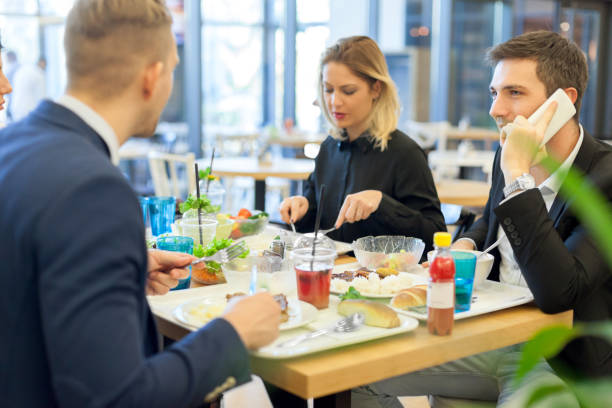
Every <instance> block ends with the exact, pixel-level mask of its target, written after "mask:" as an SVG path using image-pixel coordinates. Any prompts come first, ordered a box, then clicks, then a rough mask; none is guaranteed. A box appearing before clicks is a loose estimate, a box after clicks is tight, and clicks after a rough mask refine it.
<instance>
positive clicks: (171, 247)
mask: <svg viewBox="0 0 612 408" xmlns="http://www.w3.org/2000/svg"><path fill="white" fill-rule="evenodd" d="M156 243H157V249H161V250H164V251H173V252H184V253H186V254H190V255H193V238H190V237H172V236H171V237H160V238H157V241H156ZM190 282H191V266H190V267H189V276H188V277H187V278H185V279H179V283H178V285H177V286H176V287H175V288H174V289H171V290H179V289H188V288H189V283H190Z"/></svg>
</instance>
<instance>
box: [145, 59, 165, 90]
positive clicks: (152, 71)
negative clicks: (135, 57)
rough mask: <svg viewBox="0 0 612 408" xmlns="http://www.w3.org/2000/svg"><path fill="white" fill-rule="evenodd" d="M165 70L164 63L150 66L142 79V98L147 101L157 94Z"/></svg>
mask: <svg viewBox="0 0 612 408" xmlns="http://www.w3.org/2000/svg"><path fill="white" fill-rule="evenodd" d="M163 70H164V63H163V62H161V61H158V62H155V63H153V64H150V65H148V66H147V67H146V68H145V70H144V74H143V77H142V96H143V97H144V98H145V100H149V99H151V97H152V96H153V95H154V94H155V91H156V89H157V85H158V84H159V79H160V78H161V74H162V72H163Z"/></svg>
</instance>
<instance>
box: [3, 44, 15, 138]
mask: <svg viewBox="0 0 612 408" xmlns="http://www.w3.org/2000/svg"><path fill="white" fill-rule="evenodd" d="M0 50H2V42H1V41H0ZM12 90H13V88H11V84H10V83H9V80H8V79H7V78H6V75H4V73H3V72H2V55H0V111H1V110H3V109H4V95H8V94H10V93H11V91H12ZM1 126H2V125H1V124H0V127H1Z"/></svg>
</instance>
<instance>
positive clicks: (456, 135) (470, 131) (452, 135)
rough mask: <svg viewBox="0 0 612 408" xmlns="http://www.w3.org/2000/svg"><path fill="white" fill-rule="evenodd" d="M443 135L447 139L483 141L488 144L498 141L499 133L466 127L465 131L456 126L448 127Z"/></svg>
mask: <svg viewBox="0 0 612 408" xmlns="http://www.w3.org/2000/svg"><path fill="white" fill-rule="evenodd" d="M444 133H445V135H446V138H447V139H457V140H484V141H489V142H495V141H498V140H499V131H498V130H495V129H489V128H480V127H468V128H466V129H461V128H459V127H457V126H450V127H448V128H447V129H446V131H445V132H444Z"/></svg>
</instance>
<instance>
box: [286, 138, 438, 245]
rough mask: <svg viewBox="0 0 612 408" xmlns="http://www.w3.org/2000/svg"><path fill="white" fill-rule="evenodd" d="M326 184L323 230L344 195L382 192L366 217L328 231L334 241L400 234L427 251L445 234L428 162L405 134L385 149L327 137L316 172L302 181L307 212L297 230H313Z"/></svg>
mask: <svg viewBox="0 0 612 408" xmlns="http://www.w3.org/2000/svg"><path fill="white" fill-rule="evenodd" d="M322 184H325V194H324V202H323V203H321V206H322V210H323V211H322V213H321V228H331V227H332V226H333V225H334V223H335V222H336V219H337V217H338V214H339V212H340V208H341V207H342V204H343V203H344V199H345V197H346V196H347V195H348V194H353V193H358V192H360V191H364V190H379V191H381V192H382V193H383V197H382V200H381V202H380V205H379V207H378V209H377V210H376V211H375V212H374V213H372V215H370V217H369V218H368V219H365V220H363V221H359V222H355V223H352V224H349V223H347V222H345V223H344V224H343V225H342V226H341V227H340V229H339V230H336V231H333V232H331V233H330V234H329V235H328V236H329V237H330V238H332V239H335V240H339V241H344V242H352V241H353V240H356V239H358V238H360V237H364V236H367V235H374V236H377V235H404V236H412V237H417V238H421V239H422V240H423V241H425V243H426V250H428V249H429V248H431V246H432V241H433V234H434V232H437V231H446V226H445V223H444V217H443V216H442V212H441V211H440V200H439V199H438V193H437V192H436V186H435V184H434V181H433V177H432V175H431V171H430V169H429V166H428V165H427V158H426V156H425V153H424V152H423V150H421V148H420V147H419V146H418V145H417V144H416V143H415V142H414V141H413V140H412V139H411V138H410V137H408V136H407V135H406V134H404V133H402V132H401V131H399V130H395V131H394V132H393V133H392V134H391V139H390V140H389V142H388V145H387V148H386V149H385V151H382V152H381V151H380V148H377V147H375V146H374V142H373V140H372V139H371V138H370V137H369V136H368V135H367V134H364V135H362V136H361V137H359V138H358V139H356V140H355V141H353V142H348V141H339V140H337V139H334V138H332V137H331V136H328V137H327V139H325V141H324V142H323V143H322V144H321V150H320V151H319V155H318V156H317V158H316V160H315V169H314V172H313V173H312V174H311V175H310V176H309V178H308V179H307V180H305V181H304V189H303V195H304V196H305V197H306V198H307V199H308V203H309V207H308V212H307V213H306V215H305V216H304V218H302V219H301V220H300V221H299V222H298V223H296V227H297V228H298V230H300V231H303V232H310V231H313V230H314V222H315V215H316V209H317V201H318V198H319V189H320V186H321V185H322Z"/></svg>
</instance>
